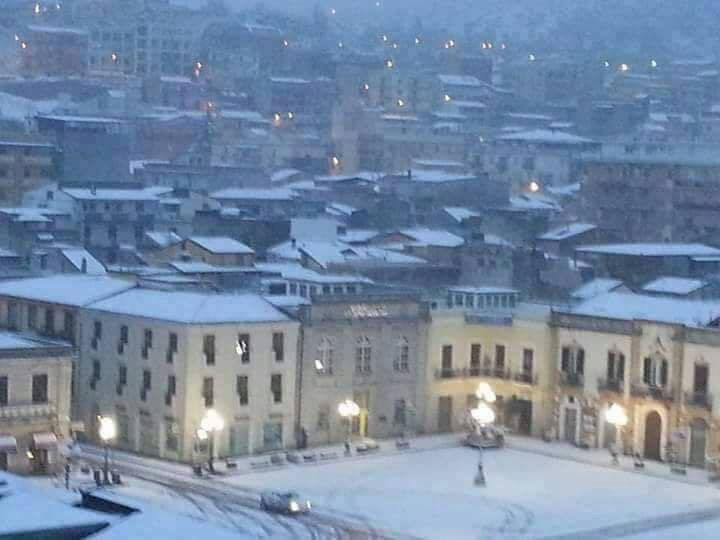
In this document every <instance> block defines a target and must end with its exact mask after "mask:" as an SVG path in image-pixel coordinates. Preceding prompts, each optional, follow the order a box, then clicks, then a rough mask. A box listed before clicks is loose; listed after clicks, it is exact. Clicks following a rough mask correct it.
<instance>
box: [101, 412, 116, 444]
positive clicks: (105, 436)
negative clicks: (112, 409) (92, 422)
mask: <svg viewBox="0 0 720 540" xmlns="http://www.w3.org/2000/svg"><path fill="white" fill-rule="evenodd" d="M98 422H99V427H98V435H100V439H101V440H102V441H103V442H105V443H106V442H108V441H110V440H112V439H114V438H115V437H116V436H117V426H116V425H115V420H114V419H113V418H111V417H109V416H100V417H99V418H98Z"/></svg>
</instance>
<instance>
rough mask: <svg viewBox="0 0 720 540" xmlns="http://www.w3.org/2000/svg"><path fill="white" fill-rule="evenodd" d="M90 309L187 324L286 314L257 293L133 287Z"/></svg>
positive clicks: (248, 320) (251, 320)
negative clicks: (169, 290)
mask: <svg viewBox="0 0 720 540" xmlns="http://www.w3.org/2000/svg"><path fill="white" fill-rule="evenodd" d="M89 309H92V310H97V311H104V312H110V313H117V314H123V315H130V316H135V317H144V318H148V319H157V320H162V321H173V322H179V323H186V324H217V323H262V322H280V321H287V320H288V318H287V317H286V316H285V315H284V314H283V313H281V312H280V311H278V310H277V309H276V308H275V307H273V306H272V305H271V304H270V303H269V302H267V301H266V300H264V299H263V298H262V296H259V295H256V294H238V295H232V294H201V293H191V292H175V291H173V292H166V291H156V290H151V289H132V290H129V291H126V292H124V293H121V294H118V295H116V296H113V297H111V298H108V299H106V300H101V301H99V302H95V303H93V304H92V305H90V306H89Z"/></svg>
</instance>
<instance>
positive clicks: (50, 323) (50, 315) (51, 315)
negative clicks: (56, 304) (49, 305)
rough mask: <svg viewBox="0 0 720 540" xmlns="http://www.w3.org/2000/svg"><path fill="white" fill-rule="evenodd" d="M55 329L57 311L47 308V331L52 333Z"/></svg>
mask: <svg viewBox="0 0 720 540" xmlns="http://www.w3.org/2000/svg"><path fill="white" fill-rule="evenodd" d="M54 330H55V312H54V311H53V310H52V309H46V310H45V333H47V334H52V333H53V332H54Z"/></svg>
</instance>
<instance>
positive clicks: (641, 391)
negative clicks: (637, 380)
mask: <svg viewBox="0 0 720 540" xmlns="http://www.w3.org/2000/svg"><path fill="white" fill-rule="evenodd" d="M630 393H631V394H632V395H633V396H635V397H639V398H646V399H656V400H658V401H672V400H673V395H672V390H670V389H669V388H666V387H664V386H654V385H649V384H644V383H641V384H633V385H632V386H631V387H630Z"/></svg>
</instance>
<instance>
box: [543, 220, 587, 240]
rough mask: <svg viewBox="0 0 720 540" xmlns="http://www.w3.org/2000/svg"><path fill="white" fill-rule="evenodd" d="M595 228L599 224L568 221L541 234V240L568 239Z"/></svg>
mask: <svg viewBox="0 0 720 540" xmlns="http://www.w3.org/2000/svg"><path fill="white" fill-rule="evenodd" d="M595 229H597V226H596V225H593V224H592V223H568V224H566V225H562V226H561V227H556V228H554V229H551V230H549V231H548V232H546V233H545V234H542V235H540V236H539V240H553V241H559V240H567V239H568V238H572V237H573V236H577V235H579V234H583V233H586V232H589V231H593V230H595Z"/></svg>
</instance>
